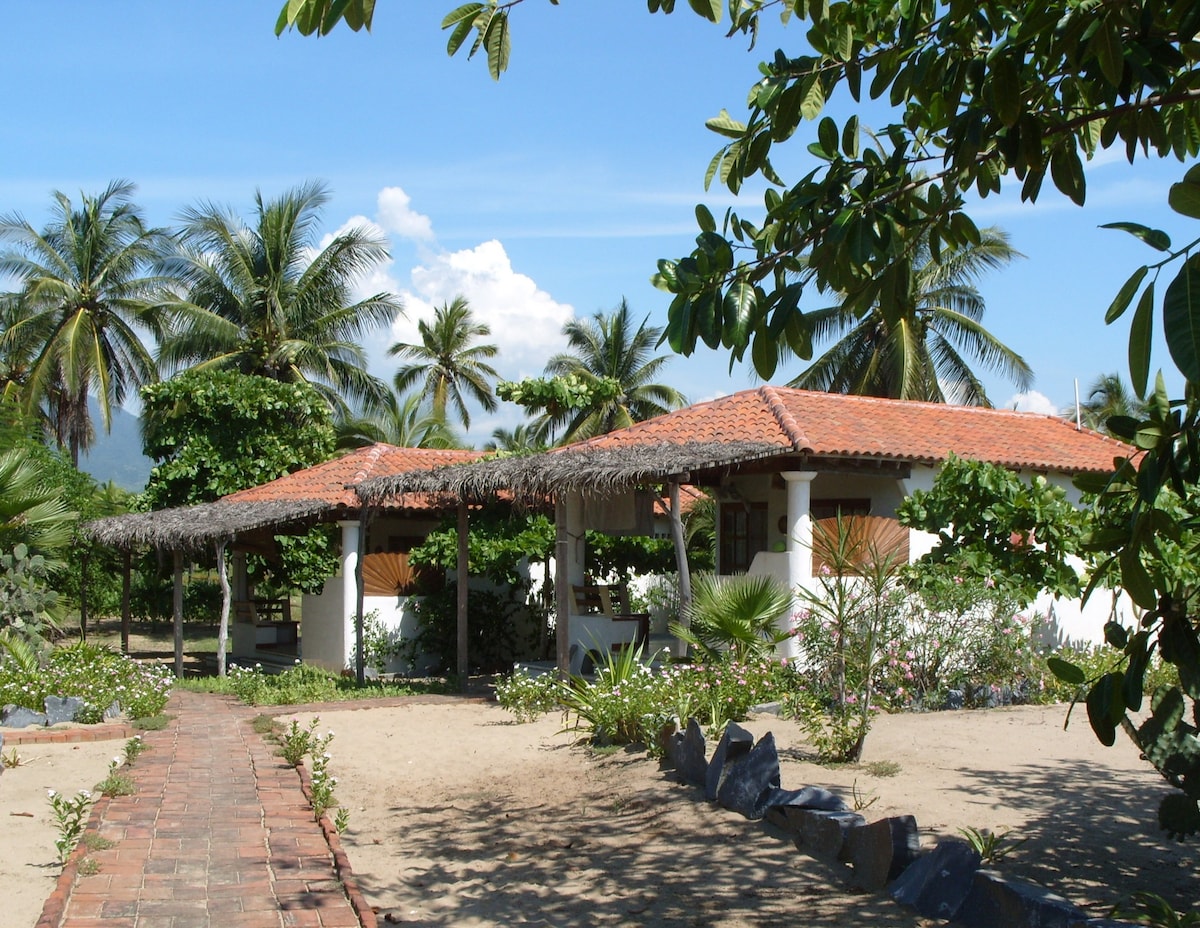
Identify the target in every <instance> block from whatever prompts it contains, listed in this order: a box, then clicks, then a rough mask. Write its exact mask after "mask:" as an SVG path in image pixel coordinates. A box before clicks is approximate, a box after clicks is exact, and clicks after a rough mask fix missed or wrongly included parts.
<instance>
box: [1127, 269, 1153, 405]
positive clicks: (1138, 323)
mask: <svg viewBox="0 0 1200 928" xmlns="http://www.w3.org/2000/svg"><path fill="white" fill-rule="evenodd" d="M1153 335H1154V281H1151V282H1150V283H1149V284H1148V285H1147V287H1146V289H1145V290H1143V291H1142V297H1141V299H1140V300H1138V306H1137V309H1136V310H1134V313H1133V322H1132V324H1131V325H1130V326H1129V379H1130V381H1131V382H1132V386H1133V392H1134V393H1136V394H1137V395H1138V396H1145V395H1146V385H1147V382H1148V381H1149V379H1150V349H1151V339H1152V337H1153Z"/></svg>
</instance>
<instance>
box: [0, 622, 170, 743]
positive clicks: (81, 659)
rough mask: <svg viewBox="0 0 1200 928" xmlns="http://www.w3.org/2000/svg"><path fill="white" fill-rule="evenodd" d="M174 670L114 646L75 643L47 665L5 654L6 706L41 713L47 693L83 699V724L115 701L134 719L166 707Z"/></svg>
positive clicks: (2, 700)
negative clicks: (10, 704)
mask: <svg viewBox="0 0 1200 928" xmlns="http://www.w3.org/2000/svg"><path fill="white" fill-rule="evenodd" d="M172 683H173V680H172V677H171V671H170V669H169V668H167V667H165V666H163V665H161V664H142V663H138V662H137V661H135V660H133V659H132V658H130V657H127V656H125V655H123V654H118V653H117V652H116V651H113V650H111V649H109V648H103V647H98V646H96V645H92V644H87V643H85V642H75V643H72V644H68V645H63V646H61V647H58V648H54V649H53V650H52V651H51V652H50V654H49V656H48V657H47V659H46V662H45V664H43V665H30V664H28V663H25V662H21V661H18V660H15V659H13V658H11V657H4V658H0V705H3V704H6V703H12V704H13V705H18V706H24V707H25V708H27V709H33V710H34V711H41V709H42V708H43V707H44V705H45V702H46V697H47V696H76V697H78V698H79V699H81V700H83V703H84V708H83V711H82V712H81V713H80V715H79V717H78V718H79V721H81V722H89V723H94V722H99V721H101V720H102V719H103V718H104V711H105V710H106V709H107V708H108V707H109V706H111V705H112V704H113V703H118V704H119V705H120V707H121V710H122V711H123V712H124V713H125V714H126V715H128V716H129V717H130V718H143V717H145V716H150V715H156V714H158V713H159V712H161V711H162V709H163V706H165V705H166V704H167V699H168V698H169V697H170V695H171V686H172Z"/></svg>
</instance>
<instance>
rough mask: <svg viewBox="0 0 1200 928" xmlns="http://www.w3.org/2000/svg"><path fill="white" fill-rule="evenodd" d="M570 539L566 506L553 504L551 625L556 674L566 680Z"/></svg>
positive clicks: (568, 668) (559, 502) (558, 501)
mask: <svg viewBox="0 0 1200 928" xmlns="http://www.w3.org/2000/svg"><path fill="white" fill-rule="evenodd" d="M570 559H571V539H570V536H569V535H568V534H567V504H566V501H565V500H563V499H561V498H560V499H556V500H555V501H554V594H555V595H554V598H555V601H556V603H557V611H558V615H557V617H556V619H555V622H554V639H555V656H556V657H557V658H558V675H559V676H560V677H561V678H562V679H564V680H565V679H566V678H567V677H568V676H570V674H571V630H570V613H571V575H570V569H571V568H570V564H569V561H570Z"/></svg>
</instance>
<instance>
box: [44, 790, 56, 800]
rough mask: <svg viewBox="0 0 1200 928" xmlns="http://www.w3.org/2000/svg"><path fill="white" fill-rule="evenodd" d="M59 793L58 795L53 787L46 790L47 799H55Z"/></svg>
mask: <svg viewBox="0 0 1200 928" xmlns="http://www.w3.org/2000/svg"><path fill="white" fill-rule="evenodd" d="M57 795H58V792H57V791H56V790H52V789H48V790H46V798H47V799H53V798H54V797H55V796H57Z"/></svg>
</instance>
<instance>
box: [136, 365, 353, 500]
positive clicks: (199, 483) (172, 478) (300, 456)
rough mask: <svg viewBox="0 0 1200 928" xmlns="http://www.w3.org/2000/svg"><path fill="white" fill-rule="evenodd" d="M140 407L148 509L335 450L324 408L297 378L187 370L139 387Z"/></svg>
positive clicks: (247, 482) (239, 484)
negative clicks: (295, 381)
mask: <svg viewBox="0 0 1200 928" xmlns="http://www.w3.org/2000/svg"><path fill="white" fill-rule="evenodd" d="M142 404H143V413H142V445H143V450H144V452H145V454H146V456H147V457H149V458H151V459H152V460H154V461H155V462H157V463H156V464H155V466H154V469H153V470H152V471H151V472H150V479H149V481H148V482H147V484H146V492H145V497H144V499H145V503H146V504H147V505H148V506H149V508H151V509H164V508H167V507H170V506H187V505H192V504H195V503H206V502H211V501H212V500H215V499H219V498H220V497H222V496H225V495H227V494H229V493H234V492H236V491H237V490H243V489H246V488H247V487H253V486H258V485H259V484H262V483H267V482H268V481H271V480H274V479H275V478H276V477H282V476H283V475H284V474H288V473H291V472H292V471H296V470H300V469H301V468H304V467H309V466H311V465H313V464H318V463H320V462H321V461H325V460H328V459H329V458H330V457H331V456H332V453H333V426H332V424H331V419H330V414H329V408H328V406H327V405H326V404H325V402H324V401H323V400H322V398H321V396H320V395H319V394H318V393H317V392H316V391H315V390H313V389H312V388H310V387H308V386H307V385H305V384H302V383H298V384H288V383H280V382H279V381H276V380H272V379H271V378H268V377H260V376H255V375H249V374H239V373H235V372H233V371H214V370H192V371H185V372H184V373H182V374H178V375H176V376H175V377H172V378H171V379H170V380H165V381H163V382H161V383H157V384H154V385H152V386H150V387H147V388H146V389H144V390H143V391H142Z"/></svg>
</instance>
